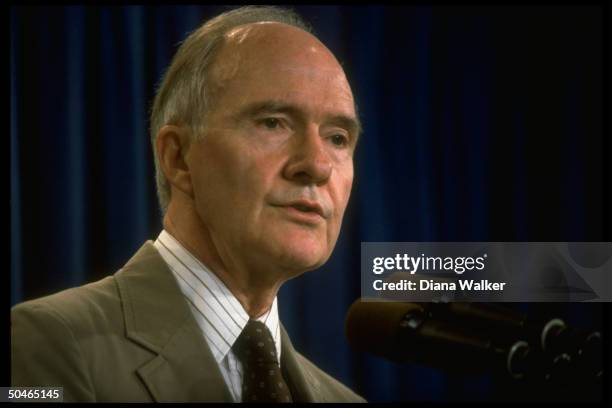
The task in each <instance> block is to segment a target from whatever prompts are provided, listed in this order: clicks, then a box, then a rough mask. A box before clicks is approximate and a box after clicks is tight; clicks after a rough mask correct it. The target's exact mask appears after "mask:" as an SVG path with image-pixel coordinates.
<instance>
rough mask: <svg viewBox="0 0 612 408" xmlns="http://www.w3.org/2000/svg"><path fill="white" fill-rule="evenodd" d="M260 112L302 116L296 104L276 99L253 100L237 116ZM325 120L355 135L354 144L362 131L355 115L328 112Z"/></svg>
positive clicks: (253, 114)
mask: <svg viewBox="0 0 612 408" xmlns="http://www.w3.org/2000/svg"><path fill="white" fill-rule="evenodd" d="M262 113H285V114H288V115H291V116H296V117H299V118H303V117H304V111H303V109H300V108H299V107H297V106H296V105H292V104H289V103H286V102H283V101H277V100H267V101H261V102H254V103H252V104H249V105H247V106H246V107H244V108H243V109H241V110H240V112H239V113H238V115H237V116H238V117H240V118H245V117H250V116H256V115H260V114H262ZM325 121H326V122H328V123H332V124H334V125H336V126H340V127H342V128H344V129H346V130H348V131H349V132H350V133H351V134H353V135H354V136H355V144H357V140H358V139H359V135H360V134H361V131H362V128H361V122H360V121H359V119H358V118H357V117H353V116H349V115H344V114H330V115H326V118H325Z"/></svg>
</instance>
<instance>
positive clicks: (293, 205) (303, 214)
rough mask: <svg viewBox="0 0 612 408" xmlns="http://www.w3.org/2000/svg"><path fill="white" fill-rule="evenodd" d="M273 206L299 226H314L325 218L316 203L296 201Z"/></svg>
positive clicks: (323, 212)
mask: <svg viewBox="0 0 612 408" xmlns="http://www.w3.org/2000/svg"><path fill="white" fill-rule="evenodd" d="M273 206H274V207H277V208H279V209H283V210H284V213H285V214H286V216H288V217H289V218H290V219H291V220H293V221H294V222H297V223H299V224H304V225H309V226H315V225H319V224H320V223H321V222H322V221H323V220H324V219H326V218H327V216H326V214H325V211H324V210H323V207H321V205H319V204H318V203H317V202H316V201H309V200H296V201H291V202H289V203H281V204H277V205H273Z"/></svg>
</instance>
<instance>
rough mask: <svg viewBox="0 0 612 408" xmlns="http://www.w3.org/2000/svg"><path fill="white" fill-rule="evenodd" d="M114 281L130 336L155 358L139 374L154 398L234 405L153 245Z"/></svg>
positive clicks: (131, 260) (142, 250) (198, 331)
mask: <svg viewBox="0 0 612 408" xmlns="http://www.w3.org/2000/svg"><path fill="white" fill-rule="evenodd" d="M115 279H116V282H117V285H118V287H119V294H120V297H121V301H122V304H123V313H124V320H125V327H126V335H127V337H128V338H129V339H130V340H132V341H134V342H135V343H137V344H139V345H141V346H142V347H145V348H147V349H149V350H150V351H152V352H153V353H155V354H156V356H155V357H154V358H153V359H152V360H151V361H149V362H148V363H147V364H145V365H143V366H142V367H140V368H138V370H137V375H138V376H139V378H140V379H141V380H142V381H143V383H144V384H145V386H146V387H147V389H148V390H149V392H150V393H151V395H152V396H153V399H154V400H155V401H157V402H169V401H203V402H204V401H210V402H212V401H226V402H231V401H232V397H231V394H230V392H229V390H228V388H227V386H226V384H225V381H224V379H223V376H222V375H221V371H220V370H219V367H218V365H217V362H216V361H215V359H214V357H213V355H212V353H211V351H210V349H209V347H208V345H207V344H206V341H205V339H204V336H203V335H202V333H201V331H200V328H199V327H198V325H197V323H196V321H195V319H194V317H193V315H192V313H191V310H189V307H188V305H187V302H186V301H185V299H184V298H183V295H182V293H181V291H180V288H179V287H178V284H177V282H176V280H175V278H174V276H172V272H171V271H170V270H169V269H168V267H167V265H166V263H165V262H164V260H163V258H162V257H161V256H160V255H159V253H158V252H157V249H155V247H154V246H153V245H152V242H151V241H147V242H146V243H145V244H144V245H143V246H142V247H141V248H140V249H139V250H138V252H137V253H136V254H135V255H134V256H133V257H132V259H130V260H129V261H128V263H127V264H126V265H125V267H124V268H123V269H121V270H120V271H119V272H117V273H116V274H115Z"/></svg>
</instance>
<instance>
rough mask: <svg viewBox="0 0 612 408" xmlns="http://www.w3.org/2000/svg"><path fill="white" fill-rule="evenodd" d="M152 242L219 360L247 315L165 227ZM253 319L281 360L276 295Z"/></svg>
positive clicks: (245, 322) (221, 282) (240, 328)
mask: <svg viewBox="0 0 612 408" xmlns="http://www.w3.org/2000/svg"><path fill="white" fill-rule="evenodd" d="M154 245H155V247H156V248H157V250H158V251H159V253H160V255H161V256H162V258H163V259H164V261H165V262H166V264H168V267H169V268H170V270H171V271H172V273H173V275H174V277H175V278H176V279H177V282H178V284H179V287H180V288H181V291H182V293H183V295H184V296H185V298H186V300H187V302H188V303H189V306H190V307H191V310H192V312H193V313H194V317H195V319H196V321H197V323H198V326H199V327H200V329H201V330H202V332H203V334H204V337H205V339H206V341H207V343H208V345H209V347H210V349H211V351H212V353H213V355H214V357H215V360H216V361H217V363H220V362H221V361H222V360H223V359H224V358H225V357H226V356H227V354H228V352H229V351H230V350H231V347H232V345H233V344H234V342H235V341H236V339H237V338H238V336H239V335H240V333H241V332H242V330H243V329H244V327H245V326H246V324H247V322H248V320H249V315H248V314H247V312H246V311H245V310H244V308H243V307H242V304H241V303H240V302H239V301H238V299H236V297H235V296H234V295H233V294H232V292H230V290H229V289H228V288H227V286H226V285H225V284H224V283H223V281H222V280H221V279H219V277H217V275H215V274H214V273H213V272H212V271H211V270H210V269H208V268H207V267H206V266H205V265H204V264H203V263H202V262H201V261H200V260H198V259H197V258H196V257H195V256H194V255H193V254H192V253H191V252H189V250H187V249H186V248H185V247H184V246H183V245H181V243H180V242H178V240H176V239H175V238H174V237H173V236H172V235H170V234H169V233H168V232H167V231H166V230H162V231H161V233H160V234H159V236H158V237H157V240H156V241H155V242H154ZM256 320H258V321H260V322H262V323H264V324H265V325H266V327H268V329H269V330H270V333H272V338H273V339H274V344H275V346H276V354H277V356H279V361H280V352H281V341H280V327H279V326H280V324H279V319H278V306H277V298H276V297H274V301H273V302H272V307H271V308H270V310H269V311H268V312H267V313H265V314H264V315H262V316H260V317H258V318H257V319H256Z"/></svg>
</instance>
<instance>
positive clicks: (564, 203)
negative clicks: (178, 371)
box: [10, 6, 610, 401]
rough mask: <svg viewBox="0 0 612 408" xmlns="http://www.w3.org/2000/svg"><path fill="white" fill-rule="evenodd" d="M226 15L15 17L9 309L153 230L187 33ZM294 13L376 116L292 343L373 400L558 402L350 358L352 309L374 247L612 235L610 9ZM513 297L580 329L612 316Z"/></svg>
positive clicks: (200, 9)
mask: <svg viewBox="0 0 612 408" xmlns="http://www.w3.org/2000/svg"><path fill="white" fill-rule="evenodd" d="M227 8H228V7H224V6H180V7H179V6H126V7H119V6H117V7H101V6H91V7H80V6H66V7H13V8H11V11H10V13H11V17H10V18H11V28H10V43H11V45H10V53H11V54H10V64H11V69H10V75H11V104H10V105H11V139H10V140H11V143H10V148H11V160H10V170H11V171H10V174H11V176H10V177H11V192H10V195H11V199H10V210H11V248H10V252H11V275H10V276H11V279H10V285H11V286H10V292H11V305H13V304H15V303H18V302H21V301H23V300H27V299H31V298H34V297H38V296H42V295H46V294H50V293H53V292H56V291H59V290H61V289H64V288H67V287H71V286H77V285H81V284H84V283H86V282H92V281H94V280H98V279H101V278H102V277H104V276H107V275H109V274H112V273H114V272H115V271H116V270H117V269H119V268H120V267H121V266H122V265H123V264H124V263H125V262H126V261H127V260H128V259H129V258H130V257H131V255H132V254H133V253H134V252H135V251H136V250H137V249H138V248H139V247H140V246H141V245H142V244H143V242H144V241H145V240H147V239H155V238H156V237H157V234H158V233H159V231H160V228H161V218H160V212H159V209H158V204H157V198H156V194H155V183H154V169H153V160H152V151H151V147H150V142H149V135H148V131H147V129H148V110H149V107H150V103H151V101H152V99H153V92H154V89H155V87H156V84H157V82H158V81H159V80H160V78H161V75H162V73H163V71H164V69H165V68H166V67H167V66H168V64H169V63H170V59H171V57H172V55H173V53H174V52H175V50H176V49H177V44H178V42H179V41H181V40H182V39H184V37H185V36H186V34H187V33H188V32H190V31H192V30H194V29H195V28H196V27H197V26H198V25H199V24H200V23H201V22H202V21H203V20H204V19H208V18H210V17H212V16H214V15H216V14H218V13H219V12H222V11H225V10H226V9H227ZM294 9H295V10H296V11H298V12H299V13H300V14H301V15H302V16H303V17H304V18H305V19H306V20H307V21H309V22H310V23H311V24H312V25H313V28H314V31H315V34H317V35H318V37H319V38H320V39H321V40H322V42H323V43H325V44H326V45H327V46H328V47H329V48H330V49H331V50H332V52H334V54H335V55H336V56H337V57H338V59H339V60H340V61H341V63H342V64H343V66H344V68H345V70H346V72H347V75H348V77H349V81H350V82H351V84H352V86H353V91H354V94H355V98H356V101H357V103H358V106H359V112H360V115H361V118H362V121H363V124H364V134H363V137H362V139H361V141H360V145H359V146H358V149H357V152H356V156H355V184H354V186H353V193H352V198H351V202H350V204H349V207H348V209H347V213H346V216H345V221H344V224H343V230H342V232H341V236H340V239H339V241H338V244H337V246H336V249H335V252H334V254H333V256H332V258H331V259H330V261H329V262H328V263H327V264H326V265H325V266H324V267H323V268H321V269H319V270H317V271H313V272H310V273H307V274H305V275H303V276H302V277H300V278H298V279H296V280H294V281H291V282H289V283H287V284H286V285H285V286H284V287H283V288H282V290H281V292H280V295H279V300H280V304H279V305H280V315H281V318H282V320H283V322H284V324H285V326H286V327H287V329H288V331H289V333H290V335H291V337H292V340H293V342H294V344H295V346H296V348H297V349H298V350H300V351H302V352H303V353H304V354H305V355H306V356H308V357H309V358H311V359H312V360H313V361H314V362H315V363H316V364H318V365H319V366H320V367H321V368H323V369H324V370H326V371H327V372H329V373H330V374H332V375H333V376H335V377H337V378H339V379H340V380H341V381H343V382H344V383H346V384H347V385H348V386H350V387H352V388H353V389H355V390H356V391H357V392H358V393H360V394H362V395H363V396H364V397H366V398H367V399H369V400H373V401H420V400H435V401H448V400H451V401H457V400H492V399H517V400H525V399H527V400H542V399H547V398H548V397H549V396H550V395H551V394H550V393H545V392H543V391H538V390H539V388H534V387H529V386H526V385H524V384H513V383H510V382H509V381H507V380H503V379H498V378H496V377H490V376H461V375H452V374H447V373H445V372H442V371H439V370H435V369H431V368H425V367H422V366H418V365H412V364H406V365H398V364H394V363H390V362H386V361H383V360H380V359H378V358H375V357H370V356H366V355H364V354H361V353H356V352H353V351H352V350H351V349H350V347H349V346H348V343H347V341H346V339H345V337H344V333H343V325H344V316H345V313H346V311H347V309H348V307H349V305H350V304H351V303H352V302H353V301H354V300H355V299H356V298H358V297H359V294H360V288H359V282H360V279H359V270H360V269H359V253H360V252H359V251H360V242H361V241H563V242H565V241H605V240H607V241H610V230H609V229H607V228H606V226H607V225H608V224H607V223H608V222H609V214H608V213H606V210H605V208H608V207H609V204H610V203H609V202H606V201H605V199H606V197H605V194H606V190H605V188H604V186H605V187H606V188H609V186H610V184H609V180H604V174H605V172H604V170H605V169H604V167H607V163H606V161H605V159H606V158H607V157H608V156H609V151H608V150H607V148H609V144H607V142H606V141H605V140H604V130H603V128H602V120H603V112H602V109H603V77H602V75H603V55H604V48H603V40H602V38H603V28H604V27H603V7H602V6H583V7H577V6H520V7H519V6H495V7H484V6H478V7H476V6H470V7H468V6H462V7H448V6H445V7H440V6H418V7H409V6H384V7H383V6H380V7H378V6H369V7H366V6H295V7H294ZM514 307H517V308H520V309H522V310H523V311H527V312H529V313H530V314H531V315H533V316H549V317H550V316H552V315H555V316H561V317H563V318H564V319H566V320H567V321H568V322H569V323H571V324H573V325H576V326H579V327H600V326H601V324H602V318H603V312H604V310H603V305H602V304H593V303H591V304H519V305H514ZM549 391H550V390H549ZM591 391H592V390H591ZM591 396H593V395H591Z"/></svg>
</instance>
